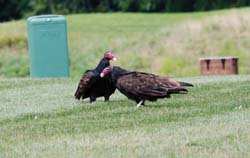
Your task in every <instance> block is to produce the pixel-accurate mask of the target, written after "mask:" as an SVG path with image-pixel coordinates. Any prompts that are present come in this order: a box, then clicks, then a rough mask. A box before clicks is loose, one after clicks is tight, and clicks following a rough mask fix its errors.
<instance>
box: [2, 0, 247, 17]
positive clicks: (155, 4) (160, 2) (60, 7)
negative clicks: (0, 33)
mask: <svg viewBox="0 0 250 158" xmlns="http://www.w3.org/2000/svg"><path fill="white" fill-rule="evenodd" d="M249 5H250V1H249V0H227V1H224V0H213V1H211V0H210V1H207V0H185V1H183V0H122V1H120V0H19V1H17V0H0V6H1V10H0V21H7V20H11V19H19V18H22V17H27V16H31V15H37V14H51V13H52V14H70V13H83V12H117V11H119V12H192V11H206V10H213V9H223V8H231V7H242V6H249Z"/></svg>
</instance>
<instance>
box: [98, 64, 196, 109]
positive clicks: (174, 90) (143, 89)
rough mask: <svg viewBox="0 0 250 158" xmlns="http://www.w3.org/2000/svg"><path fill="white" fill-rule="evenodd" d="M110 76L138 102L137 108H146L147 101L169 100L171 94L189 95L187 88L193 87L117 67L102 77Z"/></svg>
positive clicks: (110, 69)
mask: <svg viewBox="0 0 250 158" xmlns="http://www.w3.org/2000/svg"><path fill="white" fill-rule="evenodd" d="M108 74H111V76H112V81H113V82H114V84H115V86H116V88H117V89H118V90H119V91H120V92H121V93H123V94H124V95H126V96H127V97H128V98H129V99H131V100H134V101H136V103H137V107H140V106H144V102H145V101H146V100H149V101H156V100H157V99H159V98H169V97H170V96H171V94H187V92H188V90H187V89H186V88H185V87H193V85H192V84H190V83H185V82H179V81H175V80H173V79H170V78H168V77H164V76H158V75H155V74H150V73H144V72H136V71H133V72H130V71H127V70H125V69H122V68H120V67H117V66H114V67H112V66H109V67H107V68H105V69H104V70H103V71H102V73H101V74H100V76H101V77H105V76H106V75H108Z"/></svg>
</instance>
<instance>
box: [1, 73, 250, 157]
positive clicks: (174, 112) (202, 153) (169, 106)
mask: <svg viewBox="0 0 250 158" xmlns="http://www.w3.org/2000/svg"><path fill="white" fill-rule="evenodd" d="M179 80H182V81H188V82H191V83H193V84H194V85H195V87H193V88H190V89H189V94H187V95H174V96H173V97H172V98H170V99H162V100H158V101H157V102H147V106H146V107H144V108H136V106H135V102H133V101H130V100H128V99H127V98H126V97H125V96H123V95H122V94H120V93H119V92H116V93H115V94H114V95H113V96H112V97H111V101H110V102H103V98H100V99H99V100H98V101H97V102H96V103H94V104H90V103H89V102H88V100H84V101H77V100H75V99H74V97H73V94H74V91H75V89H76V86H77V84H78V80H75V79H27V78H26V79H0V102H1V103H0V157H4V158H15V157H16V158H22V157H23V158H24V157H25V158H28V157H30V158H33V157H48V158H57V157H72V158H76V157H79V158H80V157H93V158H96V157H104V158H109V157H116V158H117V157H143V158H144V157H197V158H200V157H202V158H206V157H208V158H210V157H223V158H224V157H237V158H238V157H250V150H249V149H250V135H249V133H250V128H249V124H250V115H249V113H250V95H249V94H250V76H249V75H240V76H226V77H225V76H221V77H190V78H179Z"/></svg>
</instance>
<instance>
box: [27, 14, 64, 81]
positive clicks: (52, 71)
mask: <svg viewBox="0 0 250 158" xmlns="http://www.w3.org/2000/svg"><path fill="white" fill-rule="evenodd" d="M27 25H28V45H29V55H30V76H31V77H35V78H40V77H69V57H68V56H69V55H68V40H67V22H66V18H65V17H64V16H62V15H41V16H33V17H30V18H28V20H27Z"/></svg>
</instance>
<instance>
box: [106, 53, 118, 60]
mask: <svg viewBox="0 0 250 158" xmlns="http://www.w3.org/2000/svg"><path fill="white" fill-rule="evenodd" d="M104 59H107V60H112V61H115V60H116V58H115V56H114V54H113V52H112V51H107V52H105V54H104Z"/></svg>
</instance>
